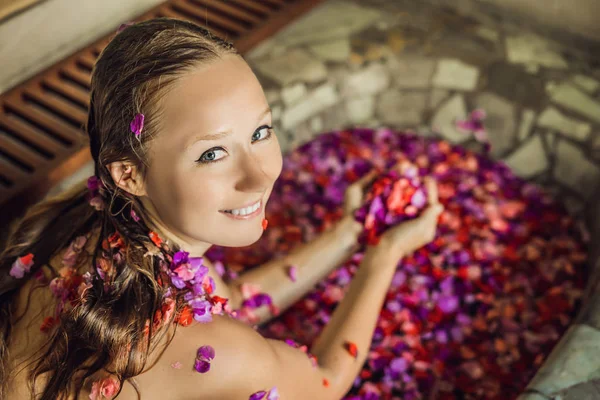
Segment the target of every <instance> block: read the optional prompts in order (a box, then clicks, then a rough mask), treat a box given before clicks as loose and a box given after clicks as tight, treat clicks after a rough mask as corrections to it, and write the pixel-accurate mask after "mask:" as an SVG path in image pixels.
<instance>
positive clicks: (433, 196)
mask: <svg viewBox="0 0 600 400" xmlns="http://www.w3.org/2000/svg"><path fill="white" fill-rule="evenodd" d="M425 187H426V188H427V202H428V203H429V204H430V205H434V204H439V199H438V187H437V182H436V181H435V179H433V178H432V177H430V176H427V177H425Z"/></svg>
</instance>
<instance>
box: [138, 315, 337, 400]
mask: <svg viewBox="0 0 600 400" xmlns="http://www.w3.org/2000/svg"><path fill="white" fill-rule="evenodd" d="M202 346H210V347H212V349H213V350H214V359H212V360H211V362H210V368H209V369H208V371H206V372H205V373H199V372H196V370H195V369H194V362H195V359H196V354H197V352H198V349H199V348H200V347H202ZM176 367H180V368H176ZM153 370H154V372H152V371H153ZM324 379H325V380H328V381H331V382H332V385H331V387H326V386H324V385H323V380H324ZM334 380H335V379H334V377H333V375H331V374H329V373H328V372H326V371H324V370H322V369H321V368H319V367H317V366H315V365H313V363H312V362H311V360H310V359H309V358H308V357H307V355H306V354H305V353H304V352H302V351H301V350H299V349H296V348H294V347H291V346H288V345H287V344H286V343H284V342H283V341H279V340H272V339H267V338H265V337H263V336H262V335H260V334H259V333H258V332H256V330H255V329H253V328H252V327H250V326H248V325H246V324H245V323H243V322H241V321H238V320H236V319H234V318H231V317H228V316H221V315H215V316H214V317H213V321H212V322H209V323H206V324H194V325H192V326H189V327H185V328H181V327H178V329H177V330H176V333H175V336H174V337H173V340H172V342H171V343H170V345H169V346H168V347H167V349H166V350H165V352H164V354H163V355H162V357H160V359H159V360H158V362H157V363H156V365H155V366H154V367H153V368H152V369H151V370H149V371H148V373H146V374H142V375H140V376H138V377H137V378H136V381H137V382H138V383H139V386H140V387H141V388H142V396H144V393H145V392H148V393H158V391H161V390H162V391H163V393H165V395H166V393H170V395H169V396H167V397H168V398H172V399H182V400H183V399H186V400H187V399H194V400H204V399H211V400H213V399H220V400H228V399H231V400H234V399H235V400H237V399H248V398H249V397H250V395H252V394H253V393H256V392H260V391H267V392H268V391H269V390H271V389H272V388H273V387H277V389H278V391H279V395H280V396H281V398H282V399H286V400H295V399H305V398H308V397H310V398H312V399H313V400H334V399H338V398H339V397H340V393H339V389H338V388H335V387H334V385H333V382H334ZM165 382H169V384H168V385H167V387H165ZM165 389H167V390H169V391H168V392H164V390H165Z"/></svg>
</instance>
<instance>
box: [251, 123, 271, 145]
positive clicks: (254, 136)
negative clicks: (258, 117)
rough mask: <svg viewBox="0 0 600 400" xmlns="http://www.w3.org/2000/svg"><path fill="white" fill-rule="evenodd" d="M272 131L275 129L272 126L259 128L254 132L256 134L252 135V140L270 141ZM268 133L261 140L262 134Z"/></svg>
mask: <svg viewBox="0 0 600 400" xmlns="http://www.w3.org/2000/svg"><path fill="white" fill-rule="evenodd" d="M271 129H273V127H272V126H268V125H263V126H261V127H260V128H258V129H257V130H256V131H254V134H253V135H252V140H253V141H255V140H261V139H268V138H270V137H271ZM263 131H264V132H266V134H265V135H264V136H263V137H262V138H261V135H260V132H263Z"/></svg>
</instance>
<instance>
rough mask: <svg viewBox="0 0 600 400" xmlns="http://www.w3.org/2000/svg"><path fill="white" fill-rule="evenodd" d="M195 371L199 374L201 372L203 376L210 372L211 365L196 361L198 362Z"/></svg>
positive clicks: (195, 364)
mask: <svg viewBox="0 0 600 400" xmlns="http://www.w3.org/2000/svg"><path fill="white" fill-rule="evenodd" d="M194 369H195V370H196V371H197V372H200V373H201V374H204V373H206V372H208V371H209V370H210V363H209V362H206V361H204V360H198V359H196V362H194Z"/></svg>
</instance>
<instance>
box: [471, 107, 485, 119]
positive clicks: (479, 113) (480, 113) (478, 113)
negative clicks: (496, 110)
mask: <svg viewBox="0 0 600 400" xmlns="http://www.w3.org/2000/svg"><path fill="white" fill-rule="evenodd" d="M485 116H486V112H485V110H482V109H481V108H478V109H476V110H473V112H471V118H473V119H477V120H482V119H485Z"/></svg>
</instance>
